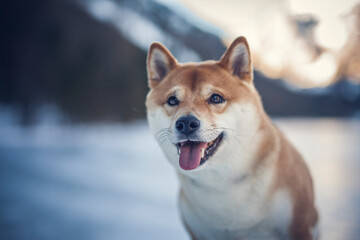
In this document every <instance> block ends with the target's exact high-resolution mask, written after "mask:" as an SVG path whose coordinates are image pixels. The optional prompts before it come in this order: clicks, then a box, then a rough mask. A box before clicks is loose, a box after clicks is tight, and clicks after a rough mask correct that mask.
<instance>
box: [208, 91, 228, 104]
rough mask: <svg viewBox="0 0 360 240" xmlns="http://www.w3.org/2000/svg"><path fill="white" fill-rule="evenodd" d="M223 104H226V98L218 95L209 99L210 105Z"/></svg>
mask: <svg viewBox="0 0 360 240" xmlns="http://www.w3.org/2000/svg"><path fill="white" fill-rule="evenodd" d="M223 102H225V100H224V98H223V97H222V96H220V95H219V94H216V93H215V94H213V95H211V97H210V98H209V103H212V104H219V103H223Z"/></svg>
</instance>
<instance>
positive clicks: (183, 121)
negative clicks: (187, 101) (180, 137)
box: [175, 115, 200, 135]
mask: <svg viewBox="0 0 360 240" xmlns="http://www.w3.org/2000/svg"><path fill="white" fill-rule="evenodd" d="M175 127H176V129H177V130H178V131H179V132H180V133H182V134H185V135H189V134H191V133H193V132H195V131H196V130H198V129H199V128H200V121H199V119H197V118H196V117H194V116H191V115H190V116H186V117H181V118H179V119H178V120H177V121H176V123H175Z"/></svg>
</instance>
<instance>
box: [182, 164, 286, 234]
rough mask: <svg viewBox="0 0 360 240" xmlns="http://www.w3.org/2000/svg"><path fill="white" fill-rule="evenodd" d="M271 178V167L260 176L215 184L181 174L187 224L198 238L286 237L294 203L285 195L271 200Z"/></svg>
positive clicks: (183, 211) (183, 204)
mask: <svg viewBox="0 0 360 240" xmlns="http://www.w3.org/2000/svg"><path fill="white" fill-rule="evenodd" d="M272 177H273V170H272V169H271V168H270V169H267V170H266V171H264V172H262V175H261V176H256V177H254V176H246V175H245V176H242V177H241V178H240V179H238V181H237V182H234V181H233V182H227V180H225V181H224V179H222V180H219V179H218V180H219V181H217V183H216V184H214V182H212V180H211V179H206V181H205V183H204V182H202V181H201V180H199V179H196V180H194V179H191V178H188V177H185V176H181V175H180V181H181V185H182V191H183V193H182V195H181V198H180V209H181V212H182V216H183V218H184V221H185V222H186V224H187V226H188V227H189V228H190V229H191V231H192V232H193V233H194V234H195V236H197V238H199V239H207V240H208V239H209V240H210V239H214V240H215V239H241V238H243V237H246V239H282V238H280V236H282V237H285V238H286V236H285V235H286V232H287V231H286V229H287V227H288V223H289V220H290V219H291V204H290V201H289V198H288V195H287V194H285V193H283V192H281V193H280V192H279V193H277V194H275V195H272V197H271V198H269V195H268V193H269V189H270V185H271V182H272V181H271V179H272ZM213 180H216V179H213ZM214 186H215V187H214ZM279 212H281V214H279ZM279 216H282V217H280V218H279ZM275 229H276V230H275ZM281 229H282V230H281ZM279 230H280V231H279Z"/></svg>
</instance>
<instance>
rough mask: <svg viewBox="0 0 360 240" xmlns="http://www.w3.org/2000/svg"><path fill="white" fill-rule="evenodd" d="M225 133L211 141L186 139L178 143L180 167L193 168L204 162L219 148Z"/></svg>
mask: <svg viewBox="0 0 360 240" xmlns="http://www.w3.org/2000/svg"><path fill="white" fill-rule="evenodd" d="M223 135H224V134H223V133H220V134H219V136H218V137H217V138H215V139H214V140H212V141H211V142H196V141H185V142H180V143H178V144H177V147H178V151H179V164H180V167H181V168H182V169H184V170H192V169H195V168H197V167H198V166H199V165H201V164H204V163H205V162H206V161H207V160H208V159H209V158H210V157H211V156H212V155H214V154H215V152H216V150H217V149H218V148H219V146H220V144H221V141H222V139H223Z"/></svg>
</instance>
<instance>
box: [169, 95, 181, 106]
mask: <svg viewBox="0 0 360 240" xmlns="http://www.w3.org/2000/svg"><path fill="white" fill-rule="evenodd" d="M167 104H169V105H170V106H176V105H178V104H179V100H178V99H177V98H176V97H175V96H171V97H169V98H168V100H167Z"/></svg>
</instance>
